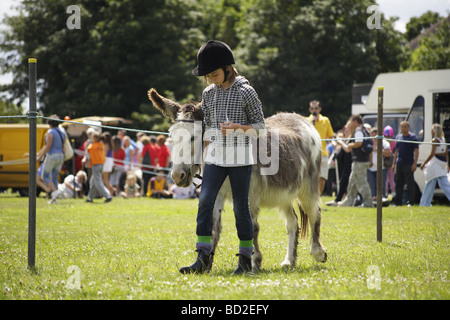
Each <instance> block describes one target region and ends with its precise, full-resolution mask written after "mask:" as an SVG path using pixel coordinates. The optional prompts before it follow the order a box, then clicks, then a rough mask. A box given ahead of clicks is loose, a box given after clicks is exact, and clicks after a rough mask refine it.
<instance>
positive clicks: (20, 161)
mask: <svg viewBox="0 0 450 320" xmlns="http://www.w3.org/2000/svg"><path fill="white" fill-rule="evenodd" d="M30 117H33V118H40V119H45V120H54V121H58V122H66V123H73V124H78V125H85V126H90V127H92V126H94V127H99V128H105V129H111V130H125V131H131V132H143V133H146V134H164V135H168V134H169V133H168V132H161V131H152V130H140V129H133V128H125V127H118V126H107V125H100V124H95V123H94V124H93V123H82V122H77V121H72V120H62V119H55V118H50V117H44V116H39V115H37V112H33V113H31V112H29V113H28V114H26V115H12V116H0V119H7V118H30ZM365 139H375V140H380V139H381V140H386V141H389V142H390V141H394V142H405V143H415V144H429V145H446V146H450V143H448V142H426V141H409V140H401V139H392V138H386V137H384V136H380V135H377V136H374V137H361V138H330V139H321V141H326V142H331V141H353V140H365ZM74 153H75V154H77V155H79V156H84V155H85V153H84V152H82V151H79V150H74ZM114 162H116V163H120V166H121V167H126V166H130V167H138V168H141V169H142V168H144V169H150V170H155V169H157V170H163V171H170V170H171V169H170V168H166V167H159V166H151V165H146V164H141V163H136V162H133V161H125V160H119V159H114ZM27 163H28V158H26V157H24V158H19V159H13V160H8V161H0V166H7V165H20V164H27Z"/></svg>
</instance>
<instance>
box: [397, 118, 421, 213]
mask: <svg viewBox="0 0 450 320" xmlns="http://www.w3.org/2000/svg"><path fill="white" fill-rule="evenodd" d="M400 132H401V133H400V134H399V135H397V137H396V140H403V141H407V142H402V141H397V143H396V144H395V148H394V163H393V165H392V169H393V170H394V171H395V197H394V199H393V202H394V206H401V205H402V204H403V203H402V200H403V187H404V185H405V184H406V186H407V190H408V206H413V205H414V199H415V190H414V189H415V182H414V171H416V169H417V160H418V159H419V145H418V144H417V143H411V142H409V141H417V136H416V135H415V134H414V133H412V132H410V131H409V123H408V121H402V122H401V123H400Z"/></svg>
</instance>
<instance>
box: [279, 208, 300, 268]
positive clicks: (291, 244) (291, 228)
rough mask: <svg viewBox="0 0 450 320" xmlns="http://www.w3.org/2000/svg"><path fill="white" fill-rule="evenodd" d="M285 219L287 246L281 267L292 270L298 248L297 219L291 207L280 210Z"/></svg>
mask: <svg viewBox="0 0 450 320" xmlns="http://www.w3.org/2000/svg"><path fill="white" fill-rule="evenodd" d="M282 211H283V213H284V215H285V217H286V229H287V232H288V246H287V252H286V257H285V258H284V260H283V262H282V263H281V266H282V267H286V268H293V267H295V261H296V259H297V246H298V235H299V228H298V218H297V214H296V213H295V211H294V208H293V207H292V205H289V206H287V207H286V208H283V209H282Z"/></svg>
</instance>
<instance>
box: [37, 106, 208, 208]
mask: <svg viewBox="0 0 450 320" xmlns="http://www.w3.org/2000/svg"><path fill="white" fill-rule="evenodd" d="M48 124H49V126H50V129H49V130H48V133H47V135H46V144H45V146H44V147H43V148H42V150H40V151H39V153H38V155H37V160H38V161H39V162H41V165H40V166H39V169H38V172H37V184H38V186H39V187H40V188H41V189H42V190H44V192H46V193H47V195H48V198H49V201H48V203H49V204H53V203H56V201H57V199H61V198H75V197H80V198H82V197H87V199H86V202H94V199H99V198H104V199H105V200H104V202H105V203H107V202H110V201H112V199H113V197H122V198H137V197H151V198H175V199H187V198H195V197H197V196H198V194H199V190H197V188H196V187H195V186H194V184H192V185H191V186H189V187H185V188H181V187H178V186H176V185H175V184H174V183H173V181H172V179H171V178H170V175H169V171H170V168H171V141H170V139H169V140H168V139H166V136H164V135H159V136H148V135H146V134H145V133H143V132H138V133H137V135H136V138H137V139H136V141H135V140H133V139H132V138H131V137H130V136H128V135H126V132H125V131H124V130H118V132H117V134H116V135H111V133H110V132H109V131H104V132H100V130H98V129H97V128H94V127H89V128H88V129H87V131H86V132H85V133H84V132H83V134H82V135H85V137H84V139H83V138H82V139H83V140H84V141H83V142H82V143H81V145H80V146H79V148H78V149H77V150H76V152H75V172H76V174H75V175H73V174H69V175H66V176H64V177H61V176H60V172H61V168H62V166H63V164H64V151H65V150H64V146H63V144H64V143H63V141H64V139H65V137H66V135H67V133H66V132H65V130H64V128H63V127H62V126H61V121H59V117H58V116H56V115H53V116H51V117H50V120H48ZM58 178H59V179H61V178H62V183H59V181H58Z"/></svg>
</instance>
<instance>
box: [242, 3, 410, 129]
mask: <svg viewBox="0 0 450 320" xmlns="http://www.w3.org/2000/svg"><path fill="white" fill-rule="evenodd" d="M371 4H372V2H371V1H357V0H326V1H318V0H297V1H288V0H279V1H276V0H254V1H253V2H252V5H251V6H249V7H248V9H247V12H246V13H245V16H246V22H247V23H246V25H244V26H243V27H242V29H241V34H240V35H241V37H240V38H241V42H240V44H241V49H240V50H239V51H238V53H239V58H240V61H242V62H243V66H242V70H243V71H244V72H245V74H246V75H248V77H249V78H250V80H251V81H253V83H254V86H255V88H256V89H257V92H258V93H259V95H260V97H261V99H262V100H263V102H264V103H265V109H264V112H265V113H266V114H272V113H275V112H277V111H295V112H298V113H301V114H304V115H307V114H308V113H309V112H308V107H309V101H311V100H313V99H317V100H320V101H321V103H322V105H323V106H324V113H325V114H328V115H331V114H332V115H333V117H332V120H333V126H337V127H340V126H342V125H343V124H344V123H345V121H346V120H347V118H348V117H349V116H350V109H351V88H352V84H353V83H355V82H372V81H373V80H374V79H375V77H376V75H377V74H378V73H380V72H387V71H398V68H399V63H398V60H397V58H398V57H399V56H400V55H401V54H402V45H403V44H404V43H405V40H404V39H403V37H402V35H401V34H400V33H399V32H398V31H395V30H394V28H393V22H394V21H395V20H394V19H392V20H385V19H384V16H383V15H381V18H382V29H381V30H377V29H372V30H371V29H368V28H367V23H366V22H367V19H368V17H369V15H368V14H367V13H366V10H367V8H368V7H369V6H370V5H371Z"/></svg>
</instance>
